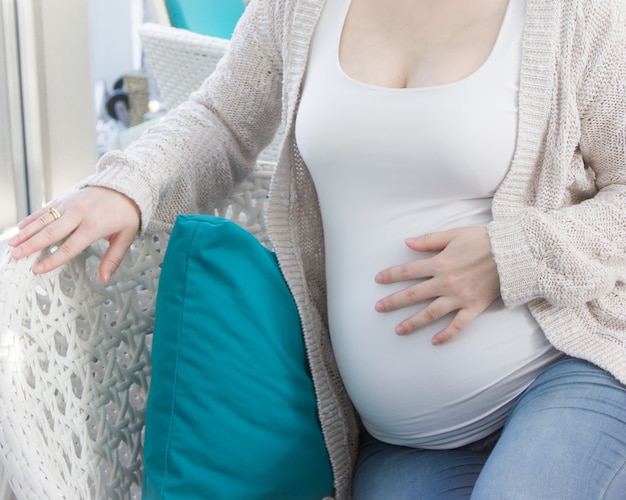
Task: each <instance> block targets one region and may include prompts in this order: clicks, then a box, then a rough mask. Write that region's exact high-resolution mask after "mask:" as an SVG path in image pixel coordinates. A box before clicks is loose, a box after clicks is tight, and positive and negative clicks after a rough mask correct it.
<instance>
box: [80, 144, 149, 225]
mask: <svg viewBox="0 0 626 500" xmlns="http://www.w3.org/2000/svg"><path fill="white" fill-rule="evenodd" d="M128 163H129V162H128V160H127V158H126V157H125V155H124V154H123V153H122V152H119V151H115V152H111V153H108V154H107V155H105V156H103V157H102V159H101V160H100V162H99V163H98V172H97V173H95V174H94V175H92V176H90V177H87V178H86V179H84V180H83V181H82V182H80V183H79V184H78V186H77V187H78V188H83V187H88V186H93V187H104V188H108V189H113V190H114V191H118V192H119V193H121V194H123V195H125V196H128V197H129V198H130V199H131V200H133V201H134V202H135V203H136V204H137V207H138V208H139V212H140V214H141V226H140V228H141V230H143V229H145V228H146V227H147V225H148V223H149V222H150V219H151V218H152V215H153V212H154V210H153V197H152V192H151V190H150V186H149V185H148V183H147V182H146V180H145V179H144V178H143V177H142V176H141V174H140V173H139V171H138V170H137V169H134V168H132V167H131V166H129V165H128Z"/></svg>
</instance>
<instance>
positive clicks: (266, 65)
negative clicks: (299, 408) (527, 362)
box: [84, 0, 626, 498]
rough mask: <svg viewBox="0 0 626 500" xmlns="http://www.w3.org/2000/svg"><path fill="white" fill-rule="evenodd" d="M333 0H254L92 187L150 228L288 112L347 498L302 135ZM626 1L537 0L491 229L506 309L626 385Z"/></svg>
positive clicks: (288, 146) (340, 396)
mask: <svg viewBox="0 0 626 500" xmlns="http://www.w3.org/2000/svg"><path fill="white" fill-rule="evenodd" d="M323 3H324V2H323V0H252V1H251V2H250V4H249V6H248V8H247V10H246V13H245V14H244V16H243V18H242V20H241V22H240V24H239V26H238V28H237V30H236V32H235V35H234V37H233V39H232V44H231V47H230V49H229V52H228V54H227V56H226V58H225V59H224V60H223V62H222V63H221V64H220V65H219V67H218V69H217V71H216V72H215V74H214V75H213V76H212V77H211V78H209V80H208V81H207V82H205V84H204V85H203V86H202V88H201V89H200V90H199V91H198V92H196V93H194V94H193V95H192V97H191V99H190V100H189V101H188V102H186V103H185V104H183V105H181V106H180V107H179V108H178V109H176V110H174V111H172V112H170V113H169V115H168V117H167V118H166V119H165V120H164V121H163V122H161V124H159V125H157V126H155V127H154V128H153V129H151V131H150V132H149V133H148V134H146V135H145V136H144V137H143V138H142V139H141V140H139V141H138V142H137V143H136V144H134V145H132V146H130V147H129V148H128V149H127V150H126V151H125V152H123V153H122V152H113V153H110V154H108V155H106V156H105V157H104V158H103V159H102V160H101V161H100V163H99V165H98V168H97V173H96V174H95V175H94V176H93V177H91V178H90V179H89V180H88V181H86V182H85V183H84V185H98V186H106V187H109V188H113V189H116V190H118V191H121V192H122V193H125V194H126V195H128V196H129V197H131V198H132V199H133V200H135V202H136V203H137V205H138V206H139V207H140V210H141V216H142V227H143V230H144V231H153V230H167V229H169V228H170V227H171V225H172V223H173V221H174V218H175V216H176V215H177V214H179V213H186V212H195V211H198V210H200V209H201V208H202V207H205V206H207V205H208V204H209V203H210V202H211V201H212V200H215V199H218V198H220V197H222V196H224V194H225V193H227V192H228V191H229V190H230V189H231V187H232V185H233V183H236V182H238V181H239V180H240V179H241V178H242V177H243V176H244V175H245V174H246V173H247V172H248V171H250V169H251V168H252V166H253V164H254V161H255V158H256V155H257V154H258V152H259V150H260V149H261V148H262V147H263V146H265V145H266V144H268V143H269V142H270V140H271V138H272V135H273V134H274V131H275V130H276V128H277V125H278V124H279V121H280V120H281V117H282V119H283V120H284V122H285V124H286V130H287V132H286V136H285V139H284V142H283V146H282V152H281V156H280V161H279V164H278V167H277V170H276V173H275V175H274V179H273V183H272V189H271V193H270V196H269V201H268V206H267V224H268V230H269V234H270V237H271V240H272V242H273V244H274V246H275V249H276V253H277V257H278V259H279V262H280V265H281V268H282V271H283V273H284V275H285V277H286V280H287V282H288V283H289V286H290V288H291V291H292V293H293V295H294V298H295V300H296V302H297V304H298V308H299V311H300V315H301V318H302V325H303V331H304V336H305V343H306V347H307V352H308V357H309V362H310V366H311V370H312V374H313V379H314V383H315V389H316V392H317V398H318V407H319V416H320V420H321V424H322V428H323V431H324V436H325V439H326V442H327V447H328V451H329V455H330V458H331V461H332V465H333V470H334V477H335V487H336V496H337V497H338V498H347V497H349V495H350V493H349V492H350V480H351V475H352V467H353V463H354V458H355V454H356V447H357V432H358V430H357V420H356V418H355V415H354V413H353V409H352V407H351V405H350V402H349V400H348V397H347V396H346V393H345V391H344V388H343V386H342V383H341V379H340V377H339V373H338V371H337V367H336V365H335V360H334V357H333V353H332V350H331V345H330V341H329V338H328V332H327V319H326V305H325V279H324V253H323V241H322V225H321V221H320V214H319V210H318V201H317V197H316V194H315V189H314V187H313V183H312V181H311V178H310V176H309V173H308V171H307V168H306V165H305V164H304V162H303V161H302V159H301V157H300V155H299V153H298V149H297V145H296V142H295V138H294V121H295V116H296V112H297V109H298V102H299V98H300V89H301V84H302V79H303V75H304V71H305V68H306V64H307V53H308V49H309V42H310V39H311V36H312V33H313V30H314V28H315V25H316V21H317V19H318V17H319V14H320V11H321V9H322V5H323ZM624 10H625V7H624V1H623V0H528V6H527V17H526V27H525V35H524V41H523V55H522V69H521V85H520V95H519V131H518V139H517V147H516V151H515V155H514V159H513V163H512V166H511V168H510V171H509V173H508V175H507V177H506V178H505V180H504V181H503V182H502V185H501V186H500V188H499V189H498V191H497V193H496V195H495V198H494V200H493V222H492V223H491V224H490V225H489V227H488V230H489V235H490V238H491V242H492V246H493V254H494V257H495V260H496V263H497V266H498V272H499V274H500V281H501V293H502V297H503V300H504V303H505V304H506V306H507V307H518V306H525V305H527V306H528V307H529V308H530V310H531V311H532V314H533V315H534V316H535V318H536V319H537V321H538V322H539V324H540V325H541V327H542V328H543V330H544V332H545V335H546V336H547V338H548V339H549V340H550V342H551V343H552V344H553V345H554V346H555V347H556V348H558V349H560V350H562V351H564V352H566V353H569V354H571V355H573V356H577V357H582V358H585V359H588V360H590V361H592V362H593V363H596V364H597V365H599V366H601V367H603V368H605V369H607V370H608V371H610V372H611V373H612V374H614V375H615V376H616V377H617V378H618V379H619V380H620V381H622V382H626V287H625V286H624V281H625V280H626V153H625V148H626V130H625V128H626V62H625V54H626V52H625V49H626V44H625V40H626V28H625V24H626V23H625V12H624ZM181 78H184V75H181ZM355 182H358V179H355ZM355 217H358V214H355Z"/></svg>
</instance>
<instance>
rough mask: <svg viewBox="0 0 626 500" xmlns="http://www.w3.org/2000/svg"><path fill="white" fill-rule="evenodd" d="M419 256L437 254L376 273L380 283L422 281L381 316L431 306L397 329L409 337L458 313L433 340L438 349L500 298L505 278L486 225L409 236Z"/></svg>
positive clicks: (381, 305) (391, 299)
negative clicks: (396, 311)
mask: <svg viewBox="0 0 626 500" xmlns="http://www.w3.org/2000/svg"><path fill="white" fill-rule="evenodd" d="M406 245H407V246H408V247H409V248H410V249H412V250H414V251H416V252H437V253H436V254H435V255H434V256H433V257H430V258H427V259H416V260H414V261H411V262H408V263H405V264H400V265H397V266H392V267H389V268H387V269H384V270H383V271H381V272H380V273H378V274H377V275H376V278H375V279H376V282H377V283H380V284H390V283H399V282H403V281H415V280H421V281H420V282H419V283H416V284H412V285H411V286H408V287H407V288H405V289H403V290H401V291H399V292H396V293H393V294H391V295H388V296H387V297H384V298H382V299H381V300H379V301H378V302H377V303H376V310H377V311H378V312H381V313H385V312H389V311H395V310H398V309H401V308H404V307H409V306H414V305H415V304H418V303H420V302H424V301H427V300H431V302H430V303H429V304H428V305H427V306H425V307H423V308H422V309H421V310H419V311H418V312H417V313H415V314H413V315H411V316H409V317H408V318H406V319H405V320H404V321H402V322H400V323H399V324H398V325H397V326H396V333H397V334H398V335H406V334H408V333H411V332H414V331H415V330H418V329H419V328H421V327H423V326H425V325H428V324H430V323H432V322H434V321H436V320H438V319H440V318H442V317H443V316H445V315H446V314H448V313H450V312H453V311H456V314H455V315H454V317H453V318H452V320H451V321H450V323H449V324H448V325H447V326H446V327H444V328H443V329H442V330H440V331H439V332H438V333H436V334H435V335H434V336H433V338H432V343H433V345H438V344H442V343H444V342H447V341H448V340H451V339H452V338H454V337H456V336H457V335H458V334H459V333H460V332H461V331H463V330H464V329H465V328H466V327H467V325H469V324H470V323H471V322H472V321H473V320H474V319H475V318H476V317H477V316H478V315H479V314H481V313H482V312H483V311H484V310H485V309H487V307H489V305H490V304H491V303H492V302H493V301H494V300H495V299H496V298H497V297H498V296H499V295H500V279H499V277H498V271H497V269H496V264H495V262H494V260H493V257H492V255H491V242H490V240H489V236H488V235H487V230H486V229H485V228H484V227H462V228H457V229H451V230H448V231H442V232H435V233H430V234H426V235H423V236H419V237H416V238H409V239H407V240H406Z"/></svg>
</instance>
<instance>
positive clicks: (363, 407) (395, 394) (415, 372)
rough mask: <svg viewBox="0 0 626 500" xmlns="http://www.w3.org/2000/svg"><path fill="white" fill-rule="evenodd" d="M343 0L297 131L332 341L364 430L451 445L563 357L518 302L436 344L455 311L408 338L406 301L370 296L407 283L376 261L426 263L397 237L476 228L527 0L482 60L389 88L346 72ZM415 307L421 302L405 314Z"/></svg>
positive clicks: (488, 191) (511, 134)
mask: <svg viewBox="0 0 626 500" xmlns="http://www.w3.org/2000/svg"><path fill="white" fill-rule="evenodd" d="M349 3H350V0H327V1H326V4H325V6H324V9H323V12H322V15H321V19H320V21H319V24H318V26H317V28H316V32H315V35H314V38H313V41H312V46H311V53H310V59H309V63H308V68H307V74H306V78H305V83H304V91H303V95H302V101H301V105H300V109H299V112H298V116H297V122H296V138H297V143H298V147H299V149H300V152H301V154H302V157H303V159H304V161H305V162H306V164H307V166H308V168H309V169H310V171H311V175H312V176H313V179H314V182H315V186H316V189H317V192H318V195H319V200H320V205H321V211H322V218H323V226H324V237H325V245H326V263H327V272H326V275H327V282H328V307H329V321H330V332H331V339H332V344H333V349H334V352H335V355H336V358H337V362H338V365H339V369H340V372H341V375H342V378H343V381H344V383H345V386H346V388H347V390H348V393H349V395H350V397H351V399H352V401H353V403H354V404H355V407H356V409H357V411H358V412H359V414H360V416H361V418H362V419H363V423H364V425H365V427H366V428H367V430H368V431H369V432H370V433H371V434H372V435H373V436H375V437H376V438H378V439H380V440H382V441H385V442H388V443H392V444H401V445H405V446H413V447H424V448H453V447H457V446H462V445H464V444H467V443H469V442H472V441H475V440H477V439H480V438H481V437H484V436H486V435H488V434H490V433H491V432H493V431H494V430H496V429H497V428H499V427H500V426H501V425H502V424H503V420H504V418H505V417H506V414H507V413H508V411H509V409H510V407H511V405H512V403H513V401H514V400H515V398H516V397H517V396H518V395H519V394H520V392H522V391H523V390H524V389H525V388H526V387H527V386H528V384H530V382H531V381H532V380H533V379H534V378H535V377H536V375H537V374H538V372H539V371H541V370H542V369H543V368H544V367H545V366H546V365H548V364H550V363H552V362H554V361H555V360H556V359H557V358H558V357H559V356H560V354H559V353H558V352H557V351H555V350H554V349H553V348H552V347H551V346H550V345H549V343H548V342H547V340H546V339H545V337H544V335H543V333H542V331H541V330H540V328H539V326H538V325H537V323H536V322H535V321H534V319H533V318H532V316H531V315H530V313H529V311H528V309H527V308H526V307H525V306H524V307H518V308H516V309H513V310H507V309H505V308H504V306H503V304H502V302H501V300H499V299H498V300H496V301H495V302H494V303H493V304H492V305H491V306H490V307H489V309H488V310H487V311H485V312H484V313H483V314H482V315H480V316H479V317H478V318H477V319H476V320H474V322H473V323H471V325H470V326H469V327H468V328H467V330H466V331H464V332H462V333H461V335H460V336H459V337H458V338H457V339H455V340H453V341H451V342H449V343H446V344H444V345H440V346H436V347H434V346H432V345H431V338H432V336H433V335H434V334H435V333H436V332H437V331H439V330H440V329H441V328H443V326H444V325H445V324H447V322H449V321H450V319H451V316H450V315H448V316H447V317H445V318H443V319H442V320H440V321H437V322H435V323H433V324H432V325H429V326H428V327H425V328H423V329H421V330H419V331H417V332H415V333H413V334H410V335H408V336H402V337H399V336H397V335H396V334H395V333H394V328H395V326H396V325H397V324H398V323H399V322H400V321H401V320H403V319H405V318H406V317H408V316H409V315H410V314H411V310H410V309H403V310H400V311H395V312H392V313H384V314H381V313H377V312H376V311H375V310H374V304H375V303H376V302H377V301H378V300H379V299H381V298H382V297H384V296H386V295H389V294H390V293H392V292H393V291H395V290H399V289H401V288H404V287H406V286H407V283H402V284H398V285H378V284H376V283H375V282H374V276H375V275H376V274H377V273H378V272H379V271H381V270H382V269H384V268H386V267H389V266H392V265H397V264H400V263H402V262H407V261H410V260H414V259H418V258H423V257H426V255H420V254H417V253H415V252H412V251H410V250H408V249H407V248H406V246H405V244H404V240H405V238H407V237H410V236H418V235H422V234H424V233H428V232H432V231H441V230H445V229H450V228H454V227H461V226H471V225H486V224H487V223H489V221H490V220H491V201H492V197H493V194H494V192H495V190H496V189H497V187H498V185H499V184H500V182H501V181H502V179H503V178H504V176H505V175H506V173H507V170H508V168H509V166H510V163H511V159H512V155H513V151H514V148H515V139H516V128H517V94H518V87H519V72H520V59H521V55H520V54H521V38H522V30H523V19H524V15H525V14H524V13H525V0H510V3H509V6H508V8H507V12H506V15H505V18H504V21H503V24H502V27H501V30H500V34H499V36H498V38H497V41H496V43H495V46H494V48H493V50H492V52H491V54H490V56H489V57H488V59H487V60H486V62H485V63H484V64H483V65H482V66H481V67H480V68H479V69H478V70H477V71H475V72H474V73H473V74H471V75H470V76H468V77H466V78H464V79H462V80H459V81H457V82H454V83H450V84H446V85H441V86H436V87H426V88H409V89H393V88H383V87H377V86H374V85H369V84H366V83H362V82H359V81H356V80H354V79H352V78H350V77H349V76H347V75H346V74H345V73H344V72H343V71H342V68H341V66H340V63H339V51H338V49H339V40H340V36H341V32H342V28H343V23H344V20H345V16H346V13H347V10H348V7H349ZM412 309H413V310H417V307H414V308H412Z"/></svg>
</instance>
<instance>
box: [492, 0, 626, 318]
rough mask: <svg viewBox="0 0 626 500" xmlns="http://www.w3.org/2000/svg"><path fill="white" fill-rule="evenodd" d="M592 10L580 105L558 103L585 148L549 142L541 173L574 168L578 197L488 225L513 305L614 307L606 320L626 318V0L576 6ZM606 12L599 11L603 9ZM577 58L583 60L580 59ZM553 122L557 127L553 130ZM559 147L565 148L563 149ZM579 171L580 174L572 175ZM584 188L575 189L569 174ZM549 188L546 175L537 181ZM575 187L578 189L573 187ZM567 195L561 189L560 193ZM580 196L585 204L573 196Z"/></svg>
mask: <svg viewBox="0 0 626 500" xmlns="http://www.w3.org/2000/svg"><path fill="white" fill-rule="evenodd" d="M582 3H585V5H586V6H587V7H590V10H591V8H595V9H596V12H595V13H590V12H588V13H586V14H588V16H586V24H584V25H583V31H584V32H585V34H584V35H583V38H584V42H585V43H584V44H581V46H583V47H584V49H585V53H584V57H583V59H584V63H581V64H583V65H584V71H582V72H581V74H580V77H579V78H578V81H577V82H576V88H577V92H576V94H577V95H576V102H577V109H576V110H575V111H574V110H572V109H571V108H570V109H567V106H566V104H567V105H571V101H569V102H567V100H566V99H565V98H562V101H561V102H560V103H559V104H560V105H561V106H563V109H560V110H559V112H560V113H561V115H560V116H558V117H557V118H554V116H557V115H556V113H554V114H553V119H555V120H556V123H557V125H556V126H559V127H563V125H566V126H569V125H568V123H571V120H569V122H568V123H566V122H567V120H565V121H563V117H564V116H567V113H574V114H576V113H578V114H579V116H577V117H575V118H574V120H577V122H578V125H576V127H574V128H577V129H578V130H577V134H578V144H577V145H575V146H576V147H575V148H572V150H571V151H569V155H570V157H569V158H561V159H554V160H550V155H551V154H554V151H555V150H558V151H560V152H561V154H562V152H563V151H564V150H565V149H566V148H563V147H562V144H548V145H547V146H546V150H545V155H544V158H543V162H544V168H546V166H545V164H546V163H547V162H550V161H552V164H550V165H548V168H554V165H555V164H556V163H558V162H559V161H560V162H561V166H562V167H563V165H566V168H568V169H569V172H568V175H569V176H570V177H569V182H570V185H569V186H568V187H567V189H569V190H570V195H571V193H576V196H574V198H573V199H567V197H564V198H563V200H564V201H563V204H562V207H561V208H554V209H550V210H545V209H542V208H540V207H537V206H528V207H526V208H524V209H521V210H520V211H519V212H518V213H517V216H515V217H510V218H507V219H504V220H499V221H497V222H496V221H494V222H492V223H491V225H490V226H489V234H490V238H491V241H492V247H493V253H494V258H495V260H496V263H497V265H498V272H499V274H500V282H501V293H502V298H503V300H504V302H505V304H506V305H507V307H515V306H518V305H521V304H525V303H529V302H531V301H533V300H535V299H544V300H546V301H548V302H549V303H550V304H552V305H555V306H563V307H572V306H574V307H576V306H578V307H581V306H582V307H588V308H589V309H590V310H592V309H595V308H596V306H594V303H595V304H597V303H598V302H601V303H603V304H611V306H610V307H609V308H608V309H607V308H605V307H604V306H603V309H605V310H607V311H609V312H608V314H610V315H612V316H613V317H614V318H622V320H621V321H624V318H626V300H625V297H626V288H625V285H624V284H625V283H626V23H625V20H624V19H625V18H624V16H625V14H624V7H623V5H622V4H623V2H618V1H613V2H610V1H606V2H598V1H596V2H579V4H582ZM599 6H600V7H602V9H600V8H599ZM575 56H576V54H575ZM553 126H554V125H553ZM559 147H561V149H559ZM573 172H574V173H573ZM575 175H580V176H583V177H586V179H587V186H586V190H587V192H585V189H579V188H580V186H573V187H572V184H575V181H572V180H571V179H572V177H575ZM541 182H544V183H545V179H543V180H542V179H541V178H540V179H539V180H537V183H541ZM577 189H578V191H576V190H577ZM558 195H559V196H561V193H558ZM576 198H579V199H576Z"/></svg>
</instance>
